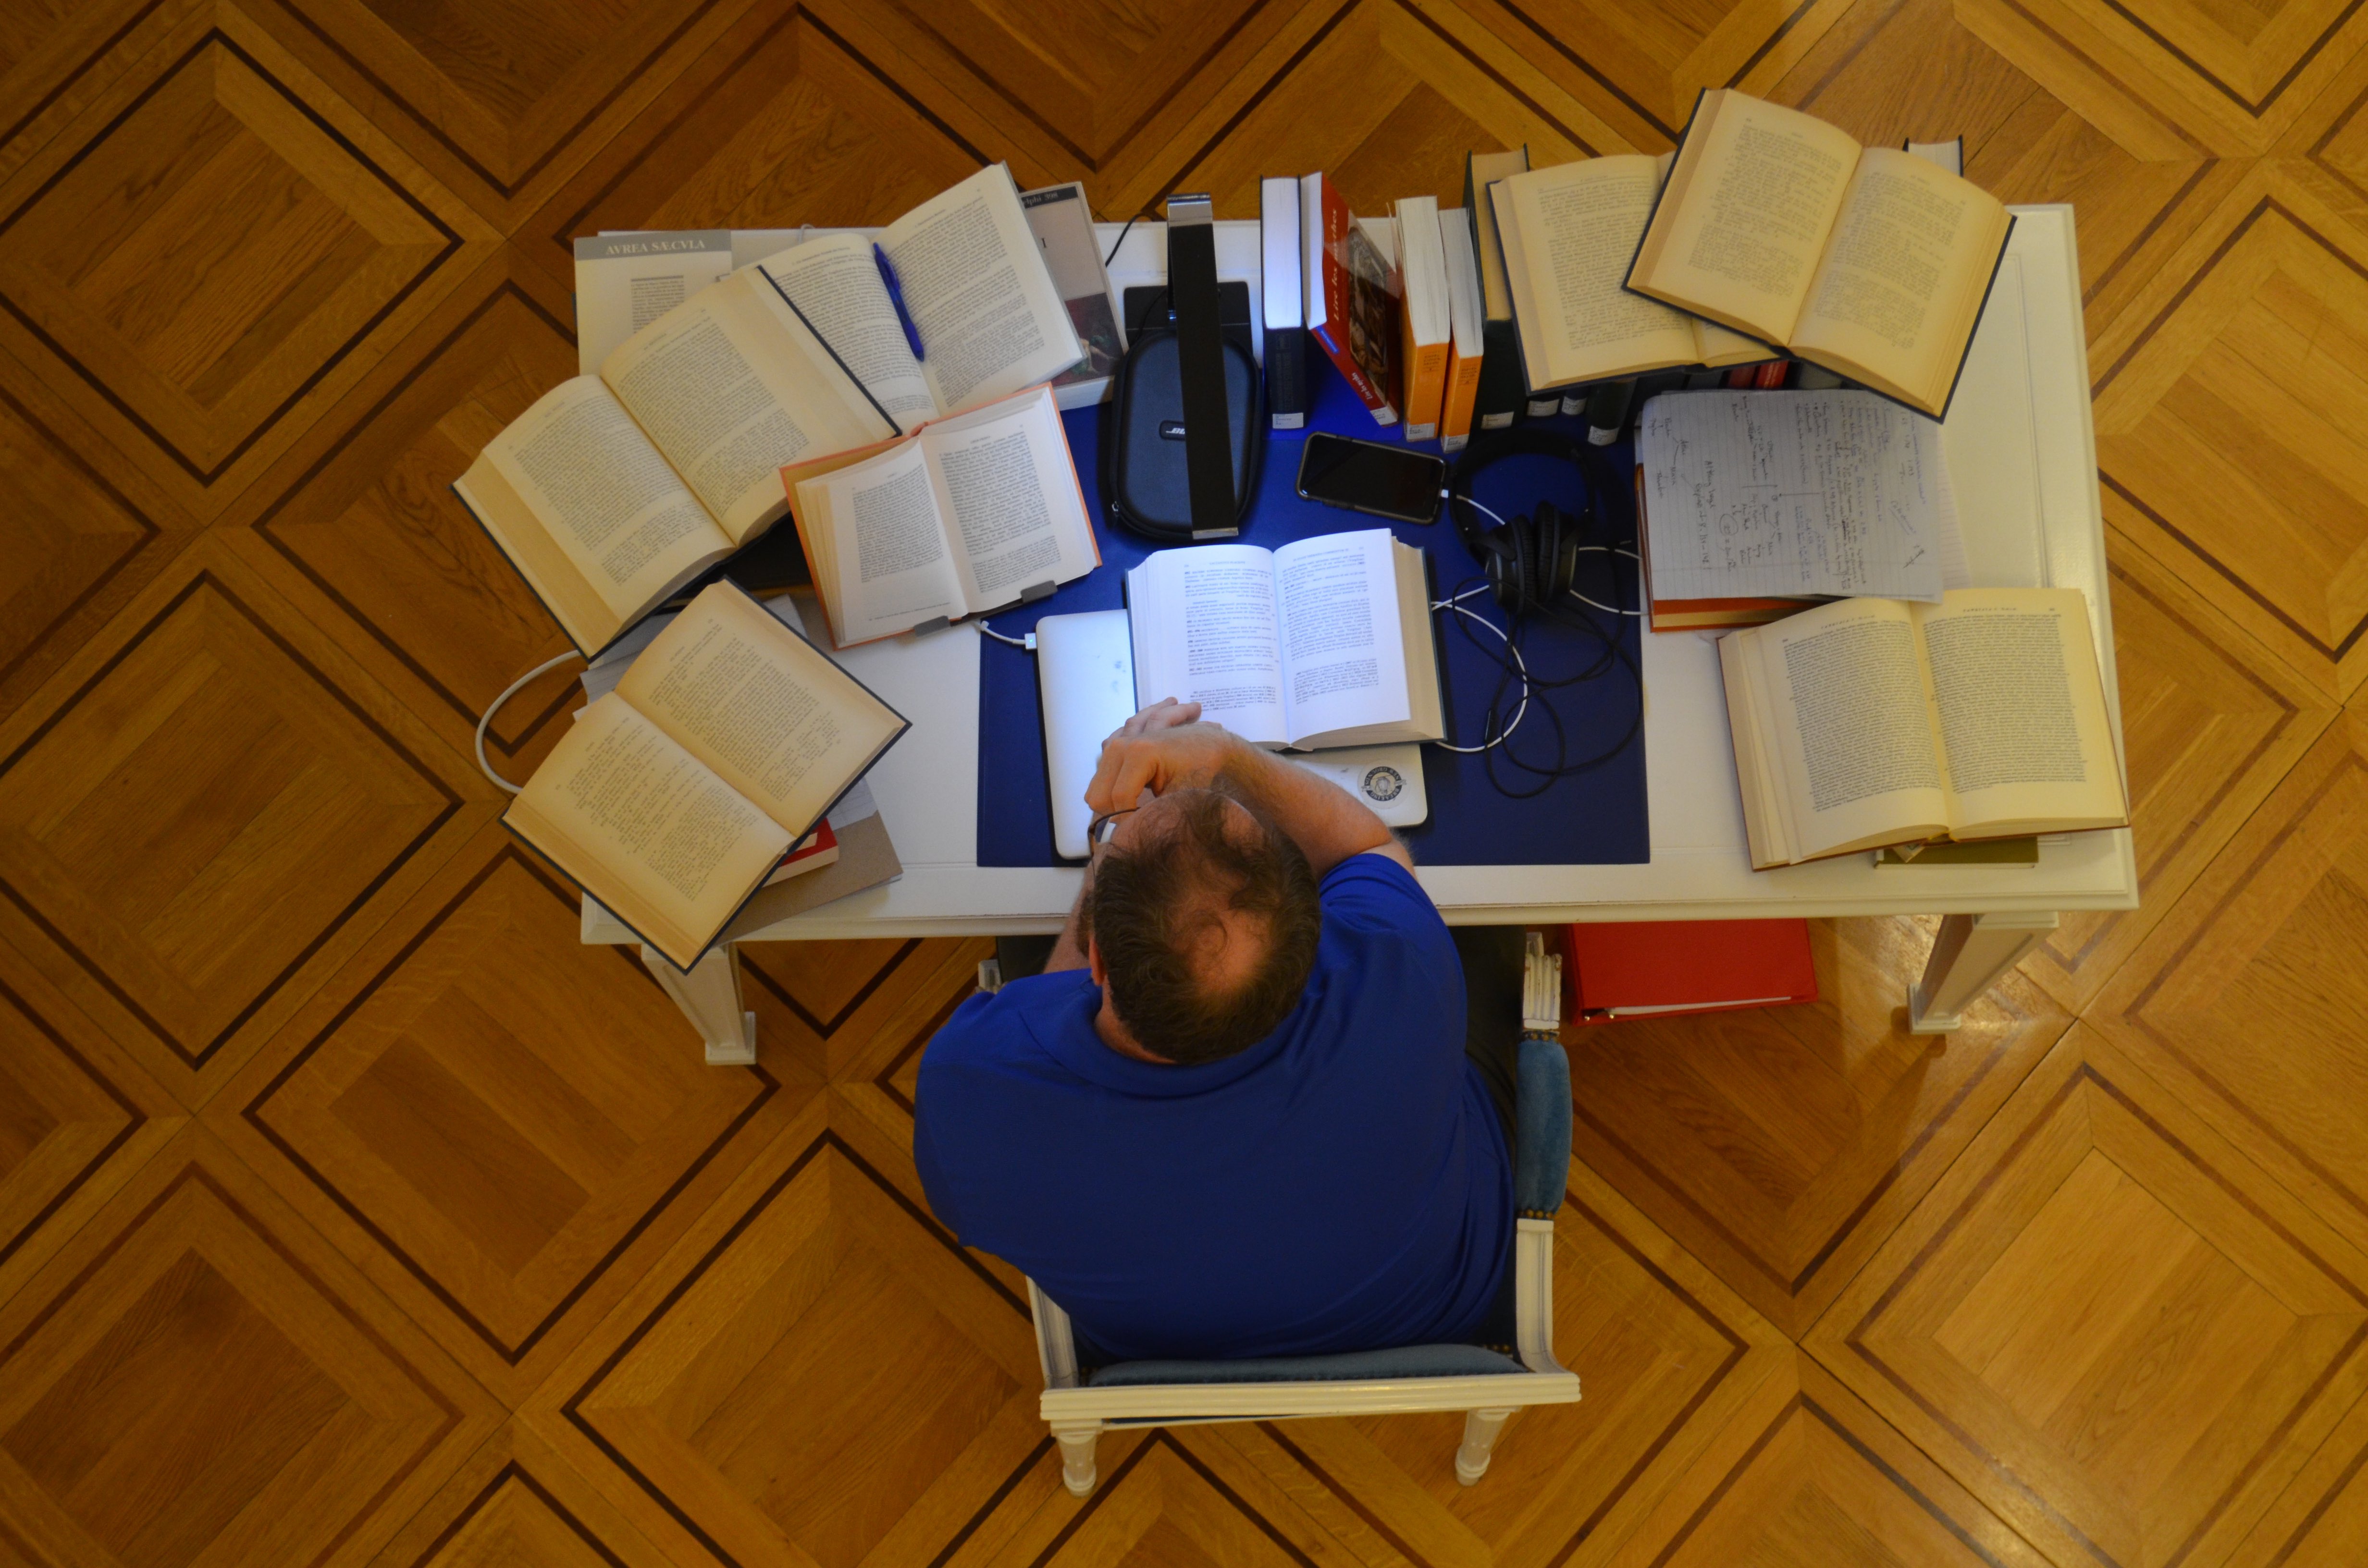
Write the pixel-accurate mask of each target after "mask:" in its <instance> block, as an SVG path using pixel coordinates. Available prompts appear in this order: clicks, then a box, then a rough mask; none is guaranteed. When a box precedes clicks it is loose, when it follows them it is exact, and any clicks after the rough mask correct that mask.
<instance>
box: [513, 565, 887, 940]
mask: <svg viewBox="0 0 2368 1568" xmlns="http://www.w3.org/2000/svg"><path fill="white" fill-rule="evenodd" d="M906 728H907V725H906V723H905V720H904V718H903V717H902V716H900V715H899V714H898V713H897V712H896V711H895V710H894V709H892V708H890V707H889V706H888V705H887V704H886V703H884V702H882V701H881V700H880V699H878V698H877V697H875V696H873V695H872V694H871V691H869V690H868V689H866V688H865V687H863V685H862V684H861V683H860V682H859V681H857V680H856V679H855V678H854V677H853V676H849V675H848V673H847V672H846V671H844V670H842V669H840V668H839V667H838V666H837V665H835V664H833V663H832V662H831V661H830V660H829V659H827V658H825V656H824V655H823V654H822V653H820V652H818V651H817V650H816V649H815V648H814V645H813V644H812V643H810V642H807V641H806V640H805V639H804V638H803V637H801V636H799V635H798V634H797V633H796V632H795V631H791V630H790V629H789V628H788V627H786V626H784V625H783V624H782V623H781V622H780V620H779V619H775V618H774V617H772V616H770V615H768V614H767V613H766V612H765V611H764V610H763V609H762V608H759V607H758V606H757V603H756V602H755V601H754V600H752V599H750V598H749V597H747V596H746V595H745V594H743V593H741V592H740V591H739V590H738V589H736V588H734V587H733V586H732V585H730V584H729V583H719V584H717V585H714V586H713V587H711V588H709V589H708V590H707V591H706V592H704V593H702V594H701V595H700V597H698V598H697V599H696V600H694V601H692V603H691V606H690V608H689V609H686V610H684V611H683V612H682V614H681V615H680V616H678V617H677V618H676V619H675V620H674V622H673V623H672V624H671V625H669V626H668V627H667V628H666V630H665V631H662V632H660V633H659V634H658V635H657V636H656V638H655V639H654V640H653V641H652V642H650V645H649V646H648V647H647V648H646V649H644V650H643V652H642V654H641V656H640V657H638V658H636V659H635V660H634V661H633V663H632V667H631V668H629V669H628V670H627V671H626V672H625V676H624V678H623V679H622V680H621V681H620V682H619V683H618V685H617V687H616V689H615V690H613V691H611V692H609V694H608V695H607V696H605V697H602V698H600V699H598V700H597V701H595V702H593V703H592V704H591V705H589V706H588V707H586V709H585V710H584V711H583V712H582V713H581V714H579V715H578V716H577V719H576V722H575V725H574V727H573V728H571V729H570V730H569V731H568V733H566V734H565V735H564V736H562V737H561V739H560V742H559V744H558V745H557V746H555V747H553V748H552V753H551V755H550V756H548V757H546V758H544V759H543V762H542V765H541V767H538V768H536V769H535V771H534V776H533V777H532V778H529V779H528V780H527V783H526V787H525V789H523V790H520V791H519V792H518V797H517V798H516V799H515V800H513V801H511V802H510V805H509V809H508V810H507V812H504V813H503V815H502V822H503V824H504V825H505V826H506V827H507V828H508V829H509V830H510V831H511V832H513V833H515V834H517V835H518V836H519V837H520V838H522V839H524V840H525V841H526V842H527V843H529V844H530V845H532V846H534V847H535V848H536V849H537V850H538V851H540V852H541V854H542V855H543V856H545V857H546V858H549V859H550V860H551V861H552V863H553V864H554V865H556V866H558V867H559V869H562V870H563V871H565V872H566V873H567V874H568V875H569V876H570V877H573V878H574V879H575V881H576V882H577V883H578V884H579V885H580V886H582V887H583V889H584V891H585V892H588V893H590V894H591V895H592V896H593V897H594V898H596V899H598V900H599V901H600V903H603V904H605V905H606V906H607V907H608V908H609V909H610V910H612V911H614V912H615V913H616V915H617V917H618V918H619V919H620V920H622V921H623V922H624V923H625V924H626V925H627V926H631V927H632V929H633V931H634V932H635V933H636V934H637V935H639V936H640V937H641V938H642V939H643V941H644V942H646V943H648V944H649V945H650V946H651V947H653V948H655V949H657V950H658V951H659V952H661V953H664V954H665V955H666V960H667V961H669V962H671V963H672V964H673V965H674V966H675V967H676V968H677V969H681V970H688V969H689V968H690V967H691V965H693V964H694V963H696V962H698V961H699V956H700V953H701V952H703V951H705V950H706V949H707V947H708V946H709V945H710V944H711V943H712V942H713V941H714V940H715V938H716V936H717V934H718V933H719V932H721V931H722V930H723V927H724V926H726V925H728V924H729V923H730V922H731V920H732V918H733V917H734V915H735V914H737V913H738V912H739V910H740V908H741V906H742V905H744V904H746V903H747V902H748V900H749V897H750V895H752V894H753V893H755V892H757V889H758V888H760V887H761V886H763V885H764V884H765V883H766V882H768V881H769V880H770V879H771V878H772V877H773V876H774V875H775V873H776V872H777V871H779V870H780V869H781V867H782V863H783V861H784V860H785V858H788V857H789V856H790V855H791V852H792V850H793V848H794V847H795V846H797V845H799V844H800V843H802V842H803V841H804V840H805V839H806V838H807V837H808V836H810V835H814V834H816V833H817V832H818V830H819V829H820V828H821V827H822V825H823V821H824V818H825V815H826V814H827V813H828V812H829V810H830V808H831V806H832V805H833V804H834V803H836V802H837V800H838V799H839V797H840V796H842V795H844V794H845V793H846V792H847V790H848V788H849V787H850V786H851V785H853V784H854V783H855V782H856V780H858V779H860V778H862V777H863V775H864V773H865V772H866V771H867V770H868V769H869V768H870V767H871V765H872V764H873V763H875V762H877V761H879V760H880V757H881V755H882V753H884V752H885V751H887V749H888V748H889V747H890V746H891V745H893V744H895V742H896V739H897V737H899V736H900V735H902V734H903V733H905V729H906ZM817 874H819V873H817Z"/></svg>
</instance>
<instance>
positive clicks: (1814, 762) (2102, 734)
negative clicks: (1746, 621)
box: [1718, 588, 2130, 870]
mask: <svg viewBox="0 0 2368 1568" xmlns="http://www.w3.org/2000/svg"><path fill="white" fill-rule="evenodd" d="M1718 656H1719V668H1720V671H1721V673H1722V674H1723V675H1724V676H1725V682H1726V713H1727V721H1728V722H1729V724H1730V725H1732V727H1733V729H1734V732H1735V767H1736V775H1737V776H1738V778H1739V779H1740V781H1741V783H1742V788H1743V820H1744V825H1745V827H1746V829H1747V830H1748V834H1749V835H1750V840H1751V864H1752V867H1753V869H1759V870H1764V869H1767V868H1768V867H1770V866H1785V865H1793V864H1795V863H1797V862H1799V861H1803V860H1814V859H1817V858H1821V857H1824V856H1827V855H1845V854H1848V853H1850V852H1851V851H1852V850H1859V849H1875V848H1880V847H1882V846H1885V845H1894V844H1911V843H1925V842H1929V841H1933V840H1940V839H1982V838H2009V837H2015V836H2018V835H2026V834H2035V833H2068V832H2073V831H2076V830H2078V829H2083V828H2100V827H2123V826H2126V825H2127V824H2128V823H2129V820H2130V808H2129V798H2128V796H2127V794H2126V793H2125V792H2124V790H2123V785H2122V773H2121V766H2120V761H2119V758H2118V756H2117V755H2116V753H2115V750H2114V745H2113V728H2112V720H2111V719H2110V718H2109V717H2108V715H2107V711H2106V708H2105V692H2104V685H2103V682H2102V679H2101V677H2100V676H2099V674H2098V665H2097V653H2096V645H2095V639H2094V638H2093V637H2092V635H2091V634H2090V631H2089V607H2088V602H2087V600H2086V599H2084V598H2083V597H2081V594H2080V591H2079V590H2078V589H2077V588H1960V589H1953V590H1952V591H1950V592H1948V593H1946V594H1943V595H1942V596H1941V602H1940V603H1939V604H1911V603H1908V602H1906V601H1904V600H1899V599H1841V600H1838V601H1836V602H1835V603H1832V604H1828V605H1821V606H1819V607H1818V608H1816V609H1813V610H1809V611H1806V612H1804V613H1803V614H1800V615H1796V616H1793V617H1791V618H1790V619H1784V620H1780V621H1777V622H1775V623H1774V624H1772V625H1768V626H1758V627H1752V628H1749V629H1748V630H1746V631H1736V632H1733V633H1731V634H1729V635H1728V636H1727V637H1725V638H1724V639H1722V640H1721V641H1720V642H1719V645H1718Z"/></svg>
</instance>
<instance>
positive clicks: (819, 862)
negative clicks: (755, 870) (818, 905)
mask: <svg viewBox="0 0 2368 1568" xmlns="http://www.w3.org/2000/svg"><path fill="white" fill-rule="evenodd" d="M837 863H838V835H837V834H836V833H833V832H832V831H831V828H830V819H829V818H827V817H825V818H824V819H823V820H822V821H821V822H820V823H817V824H815V825H814V831H813V832H812V833H809V834H807V835H805V836H804V837H803V838H801V839H799V840H798V841H797V842H796V843H795V844H792V845H791V846H790V852H789V853H788V854H786V855H784V856H782V857H781V863H780V865H778V866H776V867H774V868H773V874H772V875H771V876H769V877H767V878H766V879H765V885H766V886H767V887H771V886H772V885H773V884H774V883H776V882H786V881H789V880H790V879H791V877H801V876H803V875H805V873H807V872H808V871H819V870H821V869H823V868H824V867H825V866H832V865H836V864H837Z"/></svg>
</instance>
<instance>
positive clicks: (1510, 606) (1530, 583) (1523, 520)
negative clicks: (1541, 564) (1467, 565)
mask: <svg viewBox="0 0 2368 1568" xmlns="http://www.w3.org/2000/svg"><path fill="white" fill-rule="evenodd" d="M1505 537H1506V540H1507V543H1508V548H1509V550H1510V552H1511V555H1512V562H1513V570H1512V585H1513V597H1511V598H1509V599H1506V600H1504V601H1503V602H1504V606H1505V608H1506V609H1507V610H1508V611H1509V612H1510V613H1512V614H1514V615H1526V614H1528V613H1529V611H1530V608H1531V606H1533V605H1535V604H1536V603H1537V602H1538V534H1537V525H1536V524H1535V523H1532V522H1531V521H1530V519H1529V516H1528V514H1526V513H1524V514H1522V515H1521V516H1520V517H1515V518H1514V519H1513V521H1512V523H1511V525H1510V526H1508V528H1506V529H1505Z"/></svg>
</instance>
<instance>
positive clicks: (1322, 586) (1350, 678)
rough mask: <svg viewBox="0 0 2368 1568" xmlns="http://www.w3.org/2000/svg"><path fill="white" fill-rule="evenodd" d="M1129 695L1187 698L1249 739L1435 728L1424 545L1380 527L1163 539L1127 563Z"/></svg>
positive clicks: (1408, 736)
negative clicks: (1272, 538) (1228, 539)
mask: <svg viewBox="0 0 2368 1568" xmlns="http://www.w3.org/2000/svg"><path fill="white" fill-rule="evenodd" d="M1126 597H1127V613H1128V619H1129V622H1130V625H1131V627H1132V631H1133V639H1134V690H1135V698H1136V706H1137V707H1147V706H1148V705H1150V704H1151V703H1154V702H1156V701H1158V700H1159V699H1162V698H1166V697H1173V698H1176V699H1178V700H1179V701H1184V702H1197V703H1199V704H1200V705H1201V717H1202V718H1204V719H1206V720H1208V721H1209V722H1211V723H1212V724H1221V725H1223V726H1224V727H1225V728H1226V729H1228V730H1231V731H1232V732H1233V733H1235V734H1237V735H1239V736H1241V737H1242V739H1244V740H1246V741H1248V742H1250V743H1251V744H1255V745H1263V746H1292V747H1295V748H1297V749H1299V750H1301V751H1312V750H1314V749H1315V748H1316V747H1318V746H1362V745H1381V744H1385V743H1389V742H1395V741H1435V740H1438V739H1440V737H1441V736H1443V735H1444V734H1446V733H1447V726H1446V719H1445V715H1444V713H1443V711H1442V710H1441V708H1440V697H1439V662H1438V653H1437V652H1436V649H1435V648H1434V646H1433V643H1432V641H1431V634H1430V603H1429V582H1428V580H1427V579H1426V578H1425V576H1424V573H1423V555H1422V551H1419V550H1417V549H1415V548H1414V547H1413V546H1412V545H1407V544H1401V543H1399V542H1398V541H1397V540H1395V538H1393V537H1392V536H1391V534H1390V531H1389V529H1387V528H1366V529H1361V530H1360V531H1358V532H1355V533H1344V534H1318V535H1316V536H1315V538H1313V539H1303V540H1296V541H1294V542H1292V543H1291V544H1286V545H1284V546H1283V547H1282V548H1281V549H1280V550H1273V551H1268V550H1262V549H1260V548H1259V547H1258V546H1257V545H1254V544H1202V545H1193V546H1190V547H1189V548H1186V549H1181V550H1163V551H1158V552H1156V554H1154V555H1152V556H1151V557H1150V558H1149V559H1147V560H1145V561H1144V563H1143V564H1142V565H1140V566H1138V567H1136V568H1135V569H1134V570H1133V571H1132V572H1129V573H1128V574H1126Z"/></svg>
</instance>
